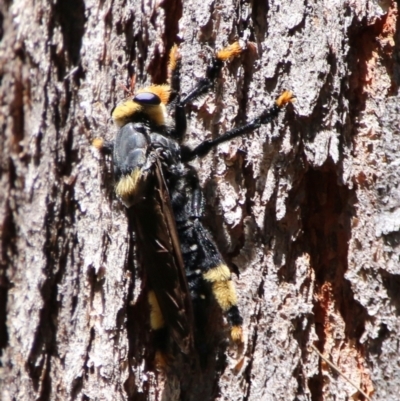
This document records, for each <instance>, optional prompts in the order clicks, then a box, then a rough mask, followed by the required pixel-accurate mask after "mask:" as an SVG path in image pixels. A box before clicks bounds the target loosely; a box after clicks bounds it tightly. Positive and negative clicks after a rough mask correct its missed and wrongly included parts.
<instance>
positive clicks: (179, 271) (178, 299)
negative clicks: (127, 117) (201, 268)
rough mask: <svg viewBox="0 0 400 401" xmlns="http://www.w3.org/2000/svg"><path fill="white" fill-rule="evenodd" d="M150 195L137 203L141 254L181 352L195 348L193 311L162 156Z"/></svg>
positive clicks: (148, 187) (155, 167)
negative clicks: (162, 168)
mask: <svg viewBox="0 0 400 401" xmlns="http://www.w3.org/2000/svg"><path fill="white" fill-rule="evenodd" d="M145 186H146V191H145V193H146V195H145V197H144V199H143V200H142V201H140V202H138V203H137V204H135V205H133V207H132V208H133V213H134V220H135V226H136V230H135V231H136V235H137V243H138V254H139V259H140V261H141V263H142V266H144V268H145V269H146V272H147V276H148V280H149V281H150V284H151V287H152V290H153V291H154V293H155V295H156V298H157V301H158V304H159V306H160V309H161V312H162V315H163V317H164V320H165V323H166V325H167V327H168V328H169V330H170V332H171V335H172V337H173V339H174V340H175V342H176V343H177V344H178V346H179V348H180V349H181V351H182V352H183V353H185V354H188V353H190V352H191V351H192V349H193V312H192V303H191V299H190V293H189V289H188V285H187V280H186V274H185V266H184V264H183V259H182V253H181V248H180V242H179V239H178V234H177V230H176V225H175V218H174V214H173V211H172V206H171V202H170V198H169V193H168V189H167V186H166V183H165V180H164V176H163V174H162V170H161V165H160V162H159V160H158V158H157V157H156V158H155V162H154V164H153V166H152V168H151V169H150V171H149V173H148V175H147V177H146V183H145Z"/></svg>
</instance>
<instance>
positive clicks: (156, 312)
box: [147, 291, 165, 330]
mask: <svg viewBox="0 0 400 401" xmlns="http://www.w3.org/2000/svg"><path fill="white" fill-rule="evenodd" d="M147 300H148V302H149V305H150V326H151V328H152V329H153V330H159V329H161V328H163V327H164V326H165V321H164V317H163V315H162V313H161V309H160V305H159V304H158V301H157V298H156V294H155V293H154V291H149V294H148V298H147Z"/></svg>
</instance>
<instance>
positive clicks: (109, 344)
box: [0, 0, 400, 401]
mask: <svg viewBox="0 0 400 401" xmlns="http://www.w3.org/2000/svg"><path fill="white" fill-rule="evenodd" d="M397 10H398V9H397V4H396V3H395V2H394V1H393V2H390V1H380V2H375V1H371V0H358V1H352V2H335V1H333V0H327V1H325V2H321V1H318V2H311V3H310V2H303V1H297V0H293V1H291V2H287V1H282V2H280V1H270V2H267V1H258V0H254V1H249V2H248V1H237V2H231V1H228V0H221V1H213V0H202V1H199V0H190V1H183V0H163V1H161V2H156V1H151V0H149V1H142V2H139V1H132V0H131V1H121V0H115V1H109V0H104V1H97V2H95V1H92V0H87V1H86V2H84V1H83V0H69V1H62V0H57V1H54V2H48V1H45V0H38V1H36V2H33V1H28V0H15V1H11V0H5V1H4V2H3V3H2V4H1V5H0V24H1V25H0V39H1V44H0V80H1V81H0V82H1V87H0V107H1V114H0V123H1V127H2V137H1V141H0V157H1V158H0V163H1V164H0V183H1V191H0V244H1V253H0V290H1V293H0V349H1V352H2V355H1V367H0V399H1V400H4V401H9V400H171V401H172V400H180V399H182V400H193V401H197V400H231V401H233V400H246V401H250V400H251V401H253V400H257V401H259V400H298V401H300V400H313V401H318V400H350V399H352V400H365V399H366V397H365V395H362V393H361V392H360V391H359V390H361V391H362V392H364V393H365V394H366V395H367V396H369V397H370V398H371V399H376V400H388V401H390V400H393V401H394V400H397V399H398V397H399V393H400V370H399V364H400V349H399V341H398V333H399V332H400V316H399V315H400V169H399V167H398V166H399V163H398V161H397V158H398V155H396V153H397V151H398V149H399V148H400V136H399V134H400V129H399V111H400V103H399V93H398V89H399V81H400V61H399V60H400V47H399V43H400V33H399V31H400V30H399V20H398V13H397ZM237 39H240V40H242V43H247V50H246V51H245V52H244V53H243V55H242V56H241V58H239V59H236V60H234V61H232V62H230V63H228V64H227V66H226V67H224V68H223V71H222V74H221V76H220V78H219V79H218V82H217V84H216V90H215V91H214V92H212V93H211V92H210V93H209V94H207V95H206V96H205V97H203V98H202V99H200V100H198V101H196V102H195V103H194V105H193V106H191V108H190V129H189V130H188V134H187V142H188V144H189V145H190V146H195V145H197V144H198V143H200V142H201V141H202V140H203V139H204V138H212V137H217V136H218V135H220V134H221V133H222V132H224V131H225V130H227V129H229V128H231V127H233V126H235V125H236V126H237V125H239V124H241V123H243V122H245V121H246V120H249V119H251V118H252V117H255V116H256V115H258V114H259V113H261V111H263V110H264V109H265V108H267V107H269V106H270V105H271V104H272V103H273V101H274V99H275V98H276V97H277V96H278V95H279V94H280V93H281V92H282V90H283V89H289V90H291V91H293V92H294V94H295V95H296V97H297V102H296V103H295V104H294V105H293V106H289V107H288V108H287V110H286V111H285V112H284V113H281V115H280V116H279V118H278V119H277V120H276V121H275V122H274V123H272V124H270V125H266V126H262V127H261V128H260V129H259V130H257V131H256V132H254V133H252V134H250V135H248V136H246V137H244V138H239V139H236V140H234V141H232V142H230V143H227V144H224V145H221V146H220V147H219V148H218V149H216V150H215V151H214V152H212V154H210V155H208V156H207V157H205V158H204V159H202V160H200V161H197V162H195V163H194V165H195V166H196V168H197V169H198V171H199V175H200V178H201V182H202V185H203V187H204V191H205V194H206V198H207V222H208V223H209V225H210V229H211V231H212V232H213V234H214V237H215V239H216V241H217V243H218V246H219V248H220V250H221V252H222V253H223V254H224V257H225V258H226V260H227V262H228V264H229V265H230V267H231V268H232V270H233V271H236V273H237V274H236V275H235V283H236V287H237V291H238V299H239V301H238V302H239V307H240V309H241V311H242V314H243V317H244V332H245V344H244V347H243V349H242V350H240V349H239V350H238V349H236V348H235V346H233V345H232V344H228V343H227V341H226V338H227V336H226V335H225V334H226V333H225V332H224V327H223V325H221V321H222V317H221V314H220V312H219V311H218V310H216V311H214V312H211V316H214V317H215V318H214V319H215V322H216V323H215V327H214V328H213V327H211V329H210V332H213V333H214V334H212V336H213V339H212V341H213V348H212V351H210V356H209V358H208V360H209V362H208V365H207V367H206V368H205V369H203V370H202V372H201V373H198V372H197V374H193V372H191V371H190V370H189V371H187V370H186V369H185V368H184V365H183V364H182V365H179V363H176V364H175V366H174V369H170V370H167V371H165V372H161V373H160V372H158V373H157V372H156V371H155V370H154V369H153V366H152V355H153V353H154V349H153V348H154V347H153V345H152V342H151V339H150V335H149V326H148V316H147V313H148V307H147V303H146V299H145V296H144V293H145V287H146V283H145V278H144V276H143V274H142V270H141V268H140V267H138V266H137V263H136V259H135V254H136V250H135V241H134V234H133V233H132V230H131V227H130V225H129V224H128V222H129V218H128V217H129V216H128V214H127V212H126V210H125V208H124V207H123V206H122V205H121V204H120V202H119V201H118V199H116V197H115V195H114V188H113V179H112V173H111V171H112V166H111V163H110V160H109V159H108V158H105V159H104V158H102V157H100V156H99V155H98V154H97V153H96V151H95V150H93V148H92V147H91V141H92V139H93V138H94V137H98V136H100V137H105V138H108V139H111V138H112V137H113V136H114V135H115V133H116V131H117V128H116V127H115V126H114V125H113V123H112V121H111V119H110V111H111V110H112V108H113V106H114V105H115V104H116V103H117V102H118V101H120V100H122V99H123V98H124V97H125V93H124V91H123V90H122V89H121V88H120V83H123V84H125V85H126V84H127V82H128V81H129V77H130V76H131V75H132V74H133V73H135V74H136V85H137V86H143V85H147V84H149V83H152V82H153V83H163V82H165V80H166V73H167V59H168V51H169V49H170V48H171V46H172V45H173V44H174V43H179V44H180V52H181V55H182V62H183V67H182V77H183V79H182V83H181V88H182V92H183V93H186V92H187V91H188V90H189V89H190V88H191V87H192V86H193V82H194V81H195V80H196V79H198V78H201V77H202V76H203V75H204V71H205V68H206V66H207V59H208V58H209V56H210V55H211V54H212V52H213V51H214V50H215V49H220V48H222V47H223V46H225V45H227V44H228V43H232V42H233V41H235V40H237ZM214 319H213V321H214ZM213 324H214V323H213V322H210V326H213ZM210 341H211V340H210ZM313 345H314V346H315V347H316V348H313ZM317 349H318V350H319V352H320V353H321V354H322V355H323V356H324V357H325V358H326V359H328V360H330V361H331V362H332V363H333V364H335V365H336V366H337V368H338V369H339V370H340V371H341V372H342V373H343V374H344V376H346V377H347V378H348V379H349V380H351V382H352V383H353V384H350V383H349V382H348V381H346V380H345V379H344V378H343V377H342V376H340V375H339V373H338V372H337V370H335V369H333V368H332V367H330V366H329V365H328V364H327V363H326V362H325V361H323V360H322V359H321V358H320V357H319V355H318V354H317V352H316V350H317ZM356 387H358V389H357V388H356Z"/></svg>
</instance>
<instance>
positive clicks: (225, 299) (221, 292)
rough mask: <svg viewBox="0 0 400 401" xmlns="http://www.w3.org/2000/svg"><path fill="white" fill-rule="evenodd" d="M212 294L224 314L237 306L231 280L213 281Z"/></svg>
mask: <svg viewBox="0 0 400 401" xmlns="http://www.w3.org/2000/svg"><path fill="white" fill-rule="evenodd" d="M212 292H213V294H214V296H215V299H216V300H217V302H218V304H219V306H220V307H221V309H222V310H223V311H224V312H225V311H227V310H228V309H230V308H231V307H232V306H235V305H237V296H236V291H235V286H234V285H233V282H232V281H231V280H229V281H215V282H214V283H213V284H212Z"/></svg>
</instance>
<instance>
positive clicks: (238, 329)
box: [231, 326, 243, 343]
mask: <svg viewBox="0 0 400 401" xmlns="http://www.w3.org/2000/svg"><path fill="white" fill-rule="evenodd" d="M231 338H232V340H233V341H235V342H241V343H242V342H243V329H242V326H232V328H231Z"/></svg>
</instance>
